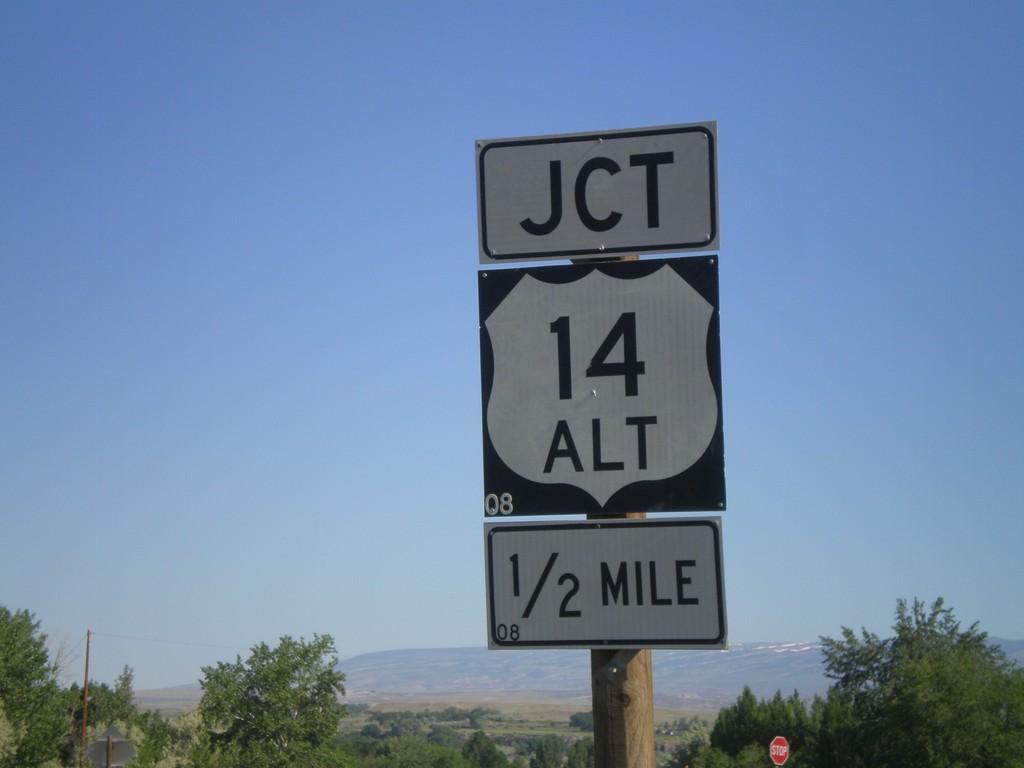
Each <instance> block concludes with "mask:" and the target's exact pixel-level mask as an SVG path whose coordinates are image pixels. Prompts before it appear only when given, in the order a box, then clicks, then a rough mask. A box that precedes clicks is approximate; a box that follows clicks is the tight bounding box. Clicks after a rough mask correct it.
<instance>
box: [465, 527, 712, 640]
mask: <svg viewBox="0 0 1024 768" xmlns="http://www.w3.org/2000/svg"><path fill="white" fill-rule="evenodd" d="M484 549H485V552H486V561H487V627H488V647H490V648H531V647H533V648H536V647H550V648H557V647H560V648H605V647H607V648H652V647H658V648H725V647H726V625H725V586H724V584H725V583H724V578H723V567H722V531H721V519H720V518H717V517H714V518H703V519H701V518H686V519H675V520H614V521H612V520H609V521H596V520H591V521H587V522H579V523H547V524H542V523H488V524H485V525H484Z"/></svg>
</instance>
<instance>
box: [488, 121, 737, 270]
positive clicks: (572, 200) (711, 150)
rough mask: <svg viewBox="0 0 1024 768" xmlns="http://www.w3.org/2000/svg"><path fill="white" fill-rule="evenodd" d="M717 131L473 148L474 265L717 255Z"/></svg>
mask: <svg viewBox="0 0 1024 768" xmlns="http://www.w3.org/2000/svg"><path fill="white" fill-rule="evenodd" d="M716 130H717V123H714V122H709V123H689V124H685V125H668V126H660V127H655V128H638V129H632V130H624V131H603V132H592V133H577V134H562V135H555V136H530V137H524V138H517V139H495V140H482V141H478V142H477V143H476V173H477V208H478V216H479V224H480V263H482V264H490V263H494V262H503V261H535V260H539V259H552V258H561V259H567V258H573V257H588V256H602V255H613V254H621V253H632V254H635V253H664V252H678V251H693V250H700V251H714V250H717V249H718V240H719V236H718V184H717V173H718V169H717V163H718V161H717V152H716V148H715V145H716Z"/></svg>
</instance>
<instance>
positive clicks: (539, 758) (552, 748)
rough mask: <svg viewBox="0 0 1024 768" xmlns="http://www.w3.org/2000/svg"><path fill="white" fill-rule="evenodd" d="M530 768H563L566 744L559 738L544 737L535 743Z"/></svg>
mask: <svg viewBox="0 0 1024 768" xmlns="http://www.w3.org/2000/svg"><path fill="white" fill-rule="evenodd" d="M531 752H532V753H531V755H530V768H562V758H563V757H564V756H565V742H564V741H562V740H561V739H560V738H558V737H557V736H543V737H541V738H539V739H536V740H535V741H534V742H533V749H532V751H531Z"/></svg>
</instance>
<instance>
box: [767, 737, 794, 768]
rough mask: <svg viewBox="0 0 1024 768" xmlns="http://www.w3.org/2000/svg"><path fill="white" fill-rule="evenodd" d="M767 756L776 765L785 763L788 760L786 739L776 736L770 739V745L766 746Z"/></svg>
mask: <svg viewBox="0 0 1024 768" xmlns="http://www.w3.org/2000/svg"><path fill="white" fill-rule="evenodd" d="M768 754H769V755H770V756H771V758H772V762H773V763H775V764H776V765H782V764H783V763H785V762H786V761H787V760H788V759H789V742H788V741H786V737H785V736H776V737H775V738H774V739H772V743H771V744H769V745H768Z"/></svg>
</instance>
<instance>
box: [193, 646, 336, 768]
mask: <svg viewBox="0 0 1024 768" xmlns="http://www.w3.org/2000/svg"><path fill="white" fill-rule="evenodd" d="M336 653H337V652H336V651H335V649H334V641H333V639H331V637H330V636H329V635H323V636H319V635H314V636H313V639H312V641H310V642H308V643H307V642H306V641H305V640H302V639H300V640H293V639H292V638H290V637H287V636H285V637H282V638H281V641H280V644H279V645H278V646H277V647H276V648H270V647H269V646H267V645H266V643H260V644H259V645H257V646H254V647H253V649H252V654H251V655H250V656H249V659H248V660H247V661H245V662H243V661H242V659H241V657H237V659H236V661H235V662H233V663H230V664H229V663H225V662H220V663H218V664H217V666H215V667H203V679H202V680H201V681H200V683H201V685H202V688H203V695H202V698H201V699H200V702H199V709H198V711H199V714H200V718H201V722H202V724H203V727H204V729H205V731H206V732H207V739H205V740H203V741H204V742H206V743H203V744H201V745H200V748H199V750H198V754H197V762H198V763H199V764H200V765H214V766H218V768H219V767H220V766H225V768H227V767H229V766H230V767H232V768H234V767H235V766H237V767H238V768H287V767H288V766H298V765H301V766H304V768H326V767H327V766H335V765H339V764H340V762H341V758H340V754H339V753H338V752H336V751H335V750H334V748H333V743H334V739H335V736H336V735H337V731H338V724H339V722H340V720H341V718H342V716H343V715H344V714H345V708H344V706H343V705H342V704H341V703H340V702H339V701H338V696H339V695H344V693H345V688H344V686H343V682H344V680H345V676H344V675H343V674H342V673H341V672H338V671H337V669H336V666H337V663H338V659H337V656H336Z"/></svg>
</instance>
